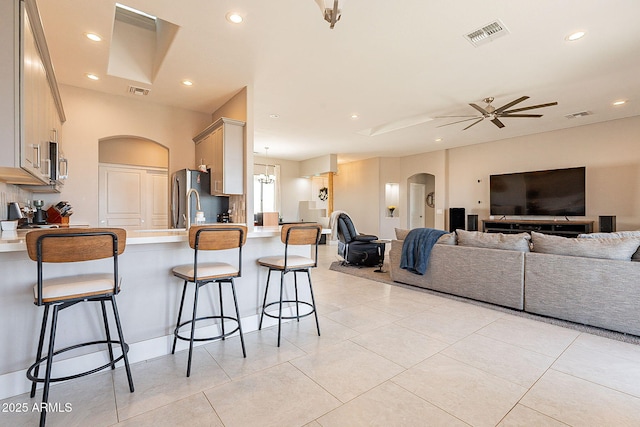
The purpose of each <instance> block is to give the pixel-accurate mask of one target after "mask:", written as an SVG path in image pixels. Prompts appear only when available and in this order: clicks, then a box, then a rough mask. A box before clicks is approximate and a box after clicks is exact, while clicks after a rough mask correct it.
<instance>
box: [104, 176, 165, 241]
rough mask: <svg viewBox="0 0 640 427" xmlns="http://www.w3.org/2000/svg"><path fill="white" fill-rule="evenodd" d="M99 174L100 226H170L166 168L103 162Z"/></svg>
mask: <svg viewBox="0 0 640 427" xmlns="http://www.w3.org/2000/svg"><path fill="white" fill-rule="evenodd" d="M98 173H99V176H98V186H99V195H98V215H99V223H100V226H101V227H122V228H126V229H128V230H135V229H150V228H168V221H169V218H168V215H167V208H168V199H167V195H168V180H167V171H166V170H161V171H156V170H148V169H147V168H140V167H130V166H125V165H107V164H101V165H99V167H98Z"/></svg>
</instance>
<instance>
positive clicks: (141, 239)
mask: <svg viewBox="0 0 640 427" xmlns="http://www.w3.org/2000/svg"><path fill="white" fill-rule="evenodd" d="M29 231H30V230H25V229H21V230H17V231H3V232H2V235H0V253H1V252H18V251H26V250H27V246H26V243H25V235H26V234H27V233H28V232H29ZM279 234H280V227H254V229H253V230H252V231H250V232H249V233H247V238H248V239H255V238H263V237H273V236H277V235H279ZM187 241H188V233H187V231H186V230H185V229H184V228H176V229H159V230H155V229H150V230H131V231H127V245H142V244H153V243H178V242H187Z"/></svg>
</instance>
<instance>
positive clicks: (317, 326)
mask: <svg viewBox="0 0 640 427" xmlns="http://www.w3.org/2000/svg"><path fill="white" fill-rule="evenodd" d="M307 278H308V279H309V292H311V304H313V315H314V316H315V318H316V329H317V330H318V336H320V322H318V312H317V311H316V299H315V298H314V296H313V286H312V285H311V272H310V271H309V270H307Z"/></svg>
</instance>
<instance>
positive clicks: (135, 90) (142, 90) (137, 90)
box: [129, 86, 150, 96]
mask: <svg viewBox="0 0 640 427" xmlns="http://www.w3.org/2000/svg"><path fill="white" fill-rule="evenodd" d="M149 90H150V89H145V88H143V87H135V86H129V93H132V94H134V95H140V96H145V95H149Z"/></svg>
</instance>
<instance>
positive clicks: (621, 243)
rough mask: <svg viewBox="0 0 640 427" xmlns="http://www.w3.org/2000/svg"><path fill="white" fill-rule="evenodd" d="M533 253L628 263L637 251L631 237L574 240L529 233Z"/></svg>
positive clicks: (636, 243)
mask: <svg viewBox="0 0 640 427" xmlns="http://www.w3.org/2000/svg"><path fill="white" fill-rule="evenodd" d="M531 237H532V241H533V252H538V253H545V254H556V255H567V256H577V257H586V258H603V259H617V260H621V261H629V260H630V259H631V255H633V253H634V252H635V251H636V250H637V249H638V239H636V238H633V237H619V238H617V239H610V238H604V239H603V238H595V237H594V238H589V239H584V238H583V239H580V238H578V239H576V238H571V237H561V236H553V235H549V234H542V233H536V232H535V231H532V232H531Z"/></svg>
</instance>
